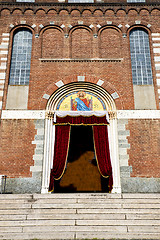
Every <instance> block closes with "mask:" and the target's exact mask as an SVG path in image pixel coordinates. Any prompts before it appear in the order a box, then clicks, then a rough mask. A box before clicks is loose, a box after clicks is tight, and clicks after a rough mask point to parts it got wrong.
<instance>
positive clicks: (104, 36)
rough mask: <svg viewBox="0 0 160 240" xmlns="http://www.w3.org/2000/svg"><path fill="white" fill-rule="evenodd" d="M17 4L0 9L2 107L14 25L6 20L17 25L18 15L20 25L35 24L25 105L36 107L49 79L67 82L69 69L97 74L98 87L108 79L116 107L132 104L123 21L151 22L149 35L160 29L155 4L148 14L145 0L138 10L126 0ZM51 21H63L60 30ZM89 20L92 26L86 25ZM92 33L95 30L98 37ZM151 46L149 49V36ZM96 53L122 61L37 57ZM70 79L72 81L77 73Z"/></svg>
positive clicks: (86, 73)
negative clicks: (5, 50) (6, 43)
mask: <svg viewBox="0 0 160 240" xmlns="http://www.w3.org/2000/svg"><path fill="white" fill-rule="evenodd" d="M119 2H120V1H119ZM20 8H21V10H14V9H15V6H14V5H13V6H8V10H7V9H4V10H2V12H1V16H0V24H1V33H4V32H11V38H10V39H11V41H10V50H9V58H8V60H9V61H8V65H7V66H8V69H7V72H6V76H7V77H6V86H5V94H4V105H3V109H5V103H6V96H7V85H8V78H9V66H10V55H11V45H12V35H13V30H14V28H13V29H12V28H10V26H9V25H10V24H11V23H12V24H13V25H14V26H15V28H16V27H18V26H22V25H21V23H20V21H21V20H23V21H26V25H25V26H32V25H33V24H35V25H36V27H35V28H34V29H33V47H32V60H31V75H30V89H29V102H28V108H29V109H40V108H41V107H40V101H41V100H42V97H43V95H44V93H45V91H46V89H47V88H48V87H49V86H50V84H52V83H55V82H57V81H59V80H63V81H64V82H66V78H68V76H72V75H77V76H78V75H90V76H94V78H95V77H96V79H97V81H98V80H99V79H102V80H103V81H104V82H105V83H104V85H103V87H105V85H107V84H110V85H111V86H112V88H113V89H115V91H116V92H117V93H118V95H119V96H120V101H121V102H122V105H121V107H120V106H117V108H118V109H134V99H133V85H132V74H131V59H130V47H129V31H128V28H127V27H126V25H127V24H129V25H130V26H135V20H140V21H141V25H142V26H147V25H148V24H151V27H150V29H148V32H149V36H150V35H151V32H156V33H157V32H160V29H159V26H160V19H159V12H160V11H159V10H151V14H149V9H151V8H153V7H151V6H150V7H148V6H145V9H144V6H143V10H142V11H140V12H139V14H138V10H136V9H135V10H133V9H132V8H131V6H130V5H128V6H126V7H125V8H124V10H120V9H119V7H118V6H112V10H111V9H110V8H109V7H107V5H106V6H105V7H104V6H98V7H97V6H92V7H90V6H88V5H87V6H85V7H84V6H82V5H81V6H77V10H73V9H74V7H73V6H71V5H70V6H66V10H64V8H63V7H62V6H60V5H55V6H54V9H53V6H52V7H51V6H49V5H46V6H44V5H43V6H34V8H32V4H31V6H30V8H31V9H32V10H27V9H26V8H25V6H23V4H22V6H21V7H20ZM97 8H98V9H97ZM40 9H41V10H40ZM51 9H52V10H51ZM87 9H88V10H87ZM50 21H52V22H53V21H54V24H55V26H59V29H60V26H61V25H62V24H64V25H65V27H64V28H62V29H61V30H60V31H59V30H56V29H55V28H51V26H50ZM78 21H82V22H83V24H82V25H79V23H78ZM107 21H112V24H111V25H112V26H110V25H109V26H107ZM41 24H43V26H44V28H41V27H40V25H41ZM91 24H92V25H93V26H94V27H92V28H91V29H90V30H88V29H89V26H90V25H91ZM98 24H100V25H101V26H102V27H103V29H104V30H103V29H99V28H98V27H97V25H98ZM119 24H121V25H122V27H120V28H119V29H118V26H119ZM69 25H72V26H73V29H75V30H74V31H73V30H72V28H70V27H69ZM78 25H79V26H78ZM48 26H49V27H48ZM136 26H137V25H136ZM106 27H107V29H106ZM45 29H46V30H45ZM116 29H118V30H116ZM43 31H44V32H43ZM35 34H39V38H35ZM66 34H68V38H66V37H65V35H66ZM95 34H97V35H98V37H97V38H96V37H95ZM124 34H126V35H127V37H126V38H125V37H123V36H124ZM150 46H151V54H152V53H153V49H152V42H151V38H150ZM100 55H101V56H102V57H107V58H119V57H121V58H122V61H121V62H93V63H90V62H56V63H55V62H50V63H42V62H41V61H40V60H39V59H40V58H41V57H44V58H45V57H46V58H49V57H51V58H63V57H65V58H66V57H68V58H69V57H71V56H72V57H73V58H88V57H94V58H99V57H100ZM151 58H152V66H153V76H154V79H153V80H154V87H155V95H156V101H157V108H158V101H159V100H158V93H157V92H158V91H157V84H156V79H155V69H154V58H153V54H152V55H151ZM90 79H91V78H90ZM70 81H77V78H75V79H74V80H73V79H72V80H70ZM91 81H92V79H91ZM95 83H96V82H95ZM128 99H129V101H128ZM44 108H45V106H44V105H43V109H44Z"/></svg>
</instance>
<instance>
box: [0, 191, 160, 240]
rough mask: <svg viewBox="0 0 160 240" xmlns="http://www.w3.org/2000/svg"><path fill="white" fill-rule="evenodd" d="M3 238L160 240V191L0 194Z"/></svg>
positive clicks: (1, 237)
mask: <svg viewBox="0 0 160 240" xmlns="http://www.w3.org/2000/svg"><path fill="white" fill-rule="evenodd" d="M0 239H17V240H18V239H21V240H22V239H27V240H30V239H32V240H33V239H34V240H37V239H44V240H47V239H107V240H108V239H112V240H113V239H114V240H116V239H136V240H140V239H152V240H153V239H157V240H160V194H100V193H95V194H94V193H93V194H91V193H88V194H83V193H81V194H78V193H77V194H33V195H28V194H23V195H21V194H20V195H14V194H0Z"/></svg>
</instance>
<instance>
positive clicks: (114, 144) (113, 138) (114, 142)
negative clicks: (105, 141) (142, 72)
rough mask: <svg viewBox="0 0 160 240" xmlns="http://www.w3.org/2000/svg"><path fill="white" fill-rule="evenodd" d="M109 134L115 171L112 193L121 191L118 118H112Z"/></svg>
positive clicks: (113, 170)
mask: <svg viewBox="0 0 160 240" xmlns="http://www.w3.org/2000/svg"><path fill="white" fill-rule="evenodd" d="M108 136H109V146H110V156H111V163H112V173H113V189H112V193H121V182H120V166H119V154H118V131H117V119H116V118H113V119H110V125H109V126H108Z"/></svg>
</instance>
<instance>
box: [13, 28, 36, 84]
mask: <svg viewBox="0 0 160 240" xmlns="http://www.w3.org/2000/svg"><path fill="white" fill-rule="evenodd" d="M31 50H32V32H31V31H30V30H29V29H25V28H23V29H21V30H18V31H16V32H15V34H14V37H13V47H12V57H11V68H10V79H9V84H10V85H28V84H29V77H30V63H31Z"/></svg>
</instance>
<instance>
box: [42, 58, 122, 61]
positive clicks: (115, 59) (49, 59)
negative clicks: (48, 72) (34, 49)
mask: <svg viewBox="0 0 160 240" xmlns="http://www.w3.org/2000/svg"><path fill="white" fill-rule="evenodd" d="M39 60H40V61H41V62H121V61H122V60H123V58H114V59H111V58H86V59H74V58H73V59H72V58H64V59H52V58H40V59H39Z"/></svg>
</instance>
